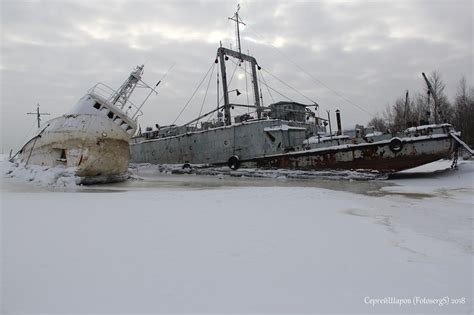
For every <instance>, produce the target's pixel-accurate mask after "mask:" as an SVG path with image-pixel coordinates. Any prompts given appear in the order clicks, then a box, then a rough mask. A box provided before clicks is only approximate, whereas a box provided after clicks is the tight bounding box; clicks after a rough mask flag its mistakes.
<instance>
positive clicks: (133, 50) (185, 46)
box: [0, 0, 473, 153]
mask: <svg viewBox="0 0 474 315" xmlns="http://www.w3.org/2000/svg"><path fill="white" fill-rule="evenodd" d="M238 2H239V3H240V6H241V10H240V14H241V17H242V19H243V21H244V22H245V23H246V26H244V27H242V30H241V36H242V49H243V51H244V52H247V51H248V52H250V53H251V54H252V55H253V56H255V57H256V59H257V60H258V62H259V64H260V65H261V66H262V68H263V69H264V70H262V71H260V72H261V74H262V75H263V79H265V81H266V82H267V83H268V84H269V85H270V86H271V87H272V88H274V89H275V90H278V91H280V92H281V93H282V94H283V95H285V96H287V97H289V98H291V99H292V100H294V101H298V102H302V103H308V102H309V101H308V99H307V98H309V99H311V100H315V101H317V102H318V103H319V104H320V105H321V111H320V113H321V114H324V115H325V114H326V113H325V111H326V110H331V111H332V112H333V111H334V110H335V109H338V108H339V109H341V111H342V118H343V125H344V127H345V128H349V127H351V126H353V125H354V124H355V123H362V124H365V123H367V121H368V120H369V119H370V118H371V115H372V114H376V113H381V112H383V110H384V108H385V106H386V105H387V104H389V103H392V102H394V101H395V100H396V98H397V97H400V96H402V95H404V93H405V90H407V89H409V90H410V92H411V93H413V94H414V93H416V92H418V91H421V90H422V89H423V88H424V82H423V79H422V77H421V72H423V71H424V72H431V71H433V70H436V71H438V72H439V73H440V74H441V76H442V79H443V80H444V82H445V83H446V86H447V88H446V92H447V94H448V97H449V98H450V99H452V98H453V97H454V95H455V92H456V88H457V85H458V82H459V80H460V79H461V77H463V76H464V77H465V78H466V79H467V81H468V84H469V85H472V83H473V22H472V21H473V1H472V0H424V1H408V0H407V1H403V0H395V1H392V0H387V1H333V0H327V1H279V0H272V1H244V0H242V1H238ZM238 2H237V1H161V0H153V1H151V0H150V1H131V0H122V1H105V0H101V1H87V0H78V1H72V0H70V1H59V0H45V1H22V0H2V1H1V2H0V3H1V7H0V10H1V61H0V73H1V90H0V92H1V108H2V111H1V115H2V117H1V121H2V151H3V152H5V153H7V152H8V151H9V149H10V148H13V149H14V150H15V149H17V148H18V147H19V146H20V145H21V144H22V142H23V141H25V140H26V137H27V133H28V131H30V130H31V129H32V126H34V124H35V117H34V116H31V115H29V116H27V115H26V113H27V112H31V111H34V110H35V108H36V104H37V103H40V104H41V110H42V111H46V112H49V113H51V117H54V116H59V115H61V114H64V113H65V112H67V111H68V110H69V109H70V108H71V107H72V106H73V105H74V104H75V102H76V101H77V100H78V99H79V98H80V97H81V96H82V95H83V94H84V93H85V92H86V91H87V90H88V89H89V88H90V87H91V86H93V85H94V84H95V83H96V82H99V81H100V82H103V83H106V84H107V85H110V86H112V87H114V88H118V87H119V86H120V84H121V83H122V81H123V80H125V78H126V77H127V76H128V74H129V73H130V71H131V70H132V69H133V68H134V67H135V66H136V65H139V64H143V63H144V64H145V74H144V80H145V81H147V82H148V83H150V84H154V83H156V82H157V80H159V79H160V78H161V77H162V76H163V74H164V73H165V72H166V71H167V70H168V69H169V68H170V67H171V66H172V65H173V64H174V66H173V67H172V69H171V71H170V72H169V74H168V75H167V76H166V78H165V80H164V81H163V83H162V85H160V87H159V94H158V95H157V96H153V97H152V98H150V101H149V102H148V103H147V104H146V105H145V107H144V116H143V117H140V125H141V126H142V127H143V128H144V127H145V126H149V125H154V124H155V123H158V124H160V125H166V124H170V123H172V122H174V121H175V119H176V117H177V116H178V114H179V112H180V111H181V109H182V108H183V106H184V105H185V104H186V102H187V101H188V99H189V98H190V96H191V95H192V94H193V92H194V90H195V89H196V87H197V86H198V84H199V82H200V81H201V80H202V79H203V77H204V75H205V73H206V72H207V71H208V69H210V67H212V65H213V61H214V59H215V56H216V49H217V48H218V46H219V41H222V43H223V45H224V46H226V47H229V46H230V45H232V47H233V48H235V37H234V25H233V24H232V23H231V21H229V20H228V19H227V18H228V17H230V16H232V15H233V13H234V12H235V10H236V7H237V3H238ZM227 67H228V71H229V72H230V74H231V73H232V72H233V70H234V65H233V64H232V63H228V64H227ZM241 68H243V67H241ZM241 68H237V71H236V73H235V77H234V80H233V82H232V84H231V87H230V88H231V89H232V88H239V89H240V90H241V91H245V80H246V78H245V72H244V70H243V69H241ZM216 70H217V68H216V69H214V72H213V78H212V80H211V82H210V85H209V92H208V94H207V98H206V101H205V102H204V108H203V111H206V110H211V109H213V108H215V107H216V103H217V101H216V78H215V76H216ZM270 73H271V74H273V75H275V76H277V77H278V78H281V79H283V80H284V81H285V82H286V83H287V84H288V85H290V86H292V87H294V88H296V89H297V90H298V91H300V93H301V94H303V95H305V96H306V97H307V98H305V97H303V96H302V95H301V94H298V93H296V92H294V91H293V90H292V89H290V88H288V87H287V86H285V85H283V84H281V83H280V82H279V81H278V80H276V79H275V78H274V77H272V76H271V75H270ZM230 74H229V75H230ZM206 86H207V81H205V82H204V84H203V87H202V88H201V89H200V90H199V91H198V92H197V93H196V97H195V98H194V99H193V100H192V101H191V102H190V103H189V106H188V108H187V109H186V111H184V113H183V114H182V115H181V117H180V118H179V119H178V120H177V121H176V123H177V124H181V123H185V122H187V121H188V120H191V119H193V118H194V117H195V116H196V115H197V114H198V113H199V111H200V109H201V104H202V103H203V98H204V95H205V90H206ZM262 90H263V98H264V104H265V105H268V104H269V103H271V102H272V101H273V100H275V101H278V100H280V99H283V97H281V96H279V95H278V94H276V93H274V92H273V93H272V96H270V95H269V94H268V92H267V89H266V88H265V87H263V88H262ZM141 92H142V93H141V94H140V93H138V95H137V96H138V98H137V99H136V102H138V103H139V99H140V96H142V95H143V93H144V92H145V91H141ZM341 96H342V97H341ZM272 97H273V99H272ZM347 100H349V101H347ZM232 101H234V102H238V103H247V98H246V96H245V93H244V94H242V95H241V96H239V97H238V98H236V96H235V95H233V96H232ZM250 102H252V99H251V98H250ZM354 104H356V105H357V106H356V105H354ZM45 118H48V117H45ZM31 132H32V131H30V135H31Z"/></svg>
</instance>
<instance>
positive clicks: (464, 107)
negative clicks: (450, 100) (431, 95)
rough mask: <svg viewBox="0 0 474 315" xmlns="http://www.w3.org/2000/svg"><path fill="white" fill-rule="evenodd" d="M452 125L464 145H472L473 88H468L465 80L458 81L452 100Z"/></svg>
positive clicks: (473, 132) (473, 133) (473, 130)
mask: <svg viewBox="0 0 474 315" xmlns="http://www.w3.org/2000/svg"><path fill="white" fill-rule="evenodd" d="M453 116H454V119H453V123H454V125H455V127H456V129H458V130H459V131H461V136H462V138H463V139H464V141H465V142H466V143H468V144H469V145H470V146H473V145H474V123H473V122H474V87H470V88H468V86H467V83H466V79H465V78H462V79H461V80H460V81H459V86H458V90H457V93H456V98H455V100H454V115H453Z"/></svg>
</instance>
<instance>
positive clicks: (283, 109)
mask: <svg viewBox="0 0 474 315" xmlns="http://www.w3.org/2000/svg"><path fill="white" fill-rule="evenodd" d="M269 107H270V117H271V118H272V119H281V120H288V121H291V120H292V121H299V122H306V113H307V111H306V107H307V105H305V104H301V103H296V102H285V101H281V102H277V103H273V104H270V106H269Z"/></svg>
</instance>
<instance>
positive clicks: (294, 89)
mask: <svg viewBox="0 0 474 315" xmlns="http://www.w3.org/2000/svg"><path fill="white" fill-rule="evenodd" d="M260 67H262V66H260ZM261 69H262V70H263V71H265V72H266V73H268V74H269V75H271V76H272V77H273V78H275V79H277V80H278V81H280V83H282V84H284V85H285V86H286V87H289V88H290V89H292V90H293V91H295V92H296V93H298V94H299V95H301V96H303V97H304V98H305V99H307V100H308V101H310V102H311V103H314V104H317V102H315V101H313V100H312V99H310V98H309V97H307V96H306V95H304V94H303V93H301V92H300V91H298V90H297V89H296V88H294V87H292V86H291V85H289V84H288V83H286V82H285V81H283V80H282V79H280V78H279V77H277V76H276V75H274V74H272V73H271V72H270V71H268V70H265V69H263V68H261Z"/></svg>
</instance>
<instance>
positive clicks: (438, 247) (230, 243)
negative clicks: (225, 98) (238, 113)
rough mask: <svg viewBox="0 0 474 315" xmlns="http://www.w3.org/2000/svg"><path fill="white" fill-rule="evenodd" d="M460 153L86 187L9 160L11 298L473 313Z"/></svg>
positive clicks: (148, 309)
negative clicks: (381, 174)
mask: <svg viewBox="0 0 474 315" xmlns="http://www.w3.org/2000/svg"><path fill="white" fill-rule="evenodd" d="M449 163H450V162H449V161H439V162H435V163H432V164H430V165H427V166H425V167H421V168H418V169H414V170H410V171H406V172H403V173H400V174H399V175H397V176H396V178H395V179H390V180H369V181H354V180H348V179H345V180H341V179H339V180H327V179H326V178H323V179H317V178H315V179H292V178H288V177H287V176H277V177H275V178H248V177H246V176H243V177H238V178H236V177H231V176H228V175H216V176H201V175H175V174H166V173H160V172H158V171H157V170H156V169H153V167H148V168H135V169H134V170H133V172H134V177H135V179H133V180H129V181H128V182H125V183H118V184H113V185H104V186H93V187H81V186H76V185H75V180H74V178H73V177H71V175H70V173H69V172H68V171H67V170H59V171H58V170H56V171H51V170H49V171H46V174H48V175H41V174H42V173H41V170H31V169H27V170H25V169H14V168H12V167H11V165H9V163H8V162H5V161H3V162H2V186H1V231H2V232H1V236H2V242H1V245H2V248H1V254H2V255H1V266H2V272H1V298H2V299H1V300H0V304H1V307H2V311H3V313H7V314H15V313H122V314H123V313H135V314H136V313H229V312H232V313H449V314H453V313H467V314H469V313H472V312H473V304H472V297H473V254H474V251H473V205H474V200H473V190H474V183H473V179H474V176H473V175H474V163H473V162H472V161H463V162H462V163H461V164H460V165H459V168H458V169H457V170H451V169H449V165H450V164H449ZM447 168H448V169H447ZM6 173H9V174H6ZM52 173H53V174H56V175H57V174H63V175H60V176H56V175H51V174H52ZM12 176H13V177H12Z"/></svg>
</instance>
